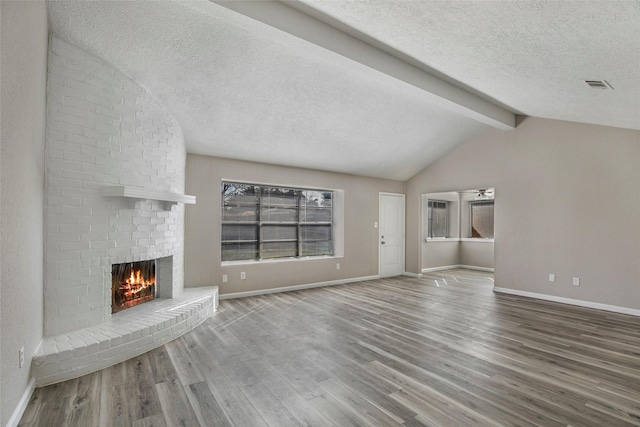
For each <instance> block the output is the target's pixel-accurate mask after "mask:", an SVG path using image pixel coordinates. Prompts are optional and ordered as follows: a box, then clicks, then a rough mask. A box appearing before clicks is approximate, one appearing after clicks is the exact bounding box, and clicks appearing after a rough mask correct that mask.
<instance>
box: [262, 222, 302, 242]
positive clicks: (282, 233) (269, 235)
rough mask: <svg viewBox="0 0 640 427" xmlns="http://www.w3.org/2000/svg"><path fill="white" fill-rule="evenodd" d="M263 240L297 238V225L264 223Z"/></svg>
mask: <svg viewBox="0 0 640 427" xmlns="http://www.w3.org/2000/svg"><path fill="white" fill-rule="evenodd" d="M262 239H263V240H297V239H298V226H297V225H263V226H262Z"/></svg>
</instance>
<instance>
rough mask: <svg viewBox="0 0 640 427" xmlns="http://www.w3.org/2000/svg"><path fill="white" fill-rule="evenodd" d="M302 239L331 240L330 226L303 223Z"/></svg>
mask: <svg viewBox="0 0 640 427" xmlns="http://www.w3.org/2000/svg"><path fill="white" fill-rule="evenodd" d="M302 240H303V241H305V240H331V226H330V225H303V226H302Z"/></svg>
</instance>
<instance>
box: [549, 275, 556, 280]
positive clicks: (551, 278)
mask: <svg viewBox="0 0 640 427" xmlns="http://www.w3.org/2000/svg"><path fill="white" fill-rule="evenodd" d="M549 281H550V282H555V281H556V275H555V274H553V273H552V274H549Z"/></svg>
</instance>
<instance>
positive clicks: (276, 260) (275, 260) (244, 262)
mask: <svg viewBox="0 0 640 427" xmlns="http://www.w3.org/2000/svg"><path fill="white" fill-rule="evenodd" d="M342 258H344V257H343V256H342V255H323V256H307V257H298V258H273V259H261V260H253V259H249V260H239V261H221V262H220V266H221V267H229V266H233V265H248V264H278V263H283V262H303V261H317V260H323V259H342Z"/></svg>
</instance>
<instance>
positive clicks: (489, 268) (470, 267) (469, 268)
mask: <svg viewBox="0 0 640 427" xmlns="http://www.w3.org/2000/svg"><path fill="white" fill-rule="evenodd" d="M458 268H464V269H466V270H476V271H486V272H490V273H493V272H494V269H493V268H491V267H477V266H475V265H464V264H461V265H460V266H459V267H458Z"/></svg>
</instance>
